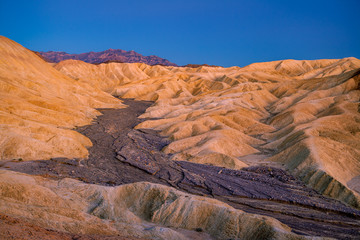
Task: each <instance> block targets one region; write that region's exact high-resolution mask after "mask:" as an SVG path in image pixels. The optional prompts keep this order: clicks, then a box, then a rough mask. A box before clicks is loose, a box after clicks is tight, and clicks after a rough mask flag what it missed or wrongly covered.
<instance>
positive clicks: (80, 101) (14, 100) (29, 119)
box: [0, 37, 124, 160]
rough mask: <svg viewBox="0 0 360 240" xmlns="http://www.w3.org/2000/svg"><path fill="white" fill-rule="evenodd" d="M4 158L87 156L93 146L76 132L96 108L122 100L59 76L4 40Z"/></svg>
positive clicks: (0, 146)
mask: <svg viewBox="0 0 360 240" xmlns="http://www.w3.org/2000/svg"><path fill="white" fill-rule="evenodd" d="M0 102H1V104H0V139H1V140H0V158H1V159H2V160H11V159H14V158H17V159H19V158H21V159H22V160H30V159H39V158H42V159H49V158H51V157H86V156H87V154H88V151H87V149H86V147H90V146H91V145H92V143H91V141H90V140H89V139H88V138H86V137H84V136H83V135H81V134H79V133H77V132H75V131H73V130H71V129H72V128H74V127H75V126H81V125H85V124H89V123H90V122H91V120H92V119H93V118H94V117H96V116H97V115H99V114H100V113H99V112H98V111H97V110H95V108H99V107H103V108H119V107H123V106H124V105H123V104H121V102H120V101H119V100H118V99H115V98H113V97H112V96H111V95H109V94H107V93H105V92H103V91H101V90H100V89H98V88H96V87H93V86H91V84H87V83H83V82H82V83H81V82H78V81H75V80H74V79H71V78H69V77H67V76H66V75H64V74H62V73H60V72H58V71H57V70H56V69H54V68H52V67H51V66H49V65H48V64H46V63H45V62H44V61H43V60H41V59H40V58H39V57H38V56H36V55H35V54H34V53H33V52H31V51H29V50H27V49H26V48H24V47H22V46H20V45H19V44H17V43H15V42H13V41H11V40H9V39H7V38H5V37H0Z"/></svg>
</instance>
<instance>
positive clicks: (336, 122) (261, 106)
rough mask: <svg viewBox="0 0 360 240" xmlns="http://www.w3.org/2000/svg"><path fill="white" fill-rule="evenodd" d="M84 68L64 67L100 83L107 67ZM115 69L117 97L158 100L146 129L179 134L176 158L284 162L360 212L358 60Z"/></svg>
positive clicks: (227, 163) (110, 69) (171, 149)
mask: <svg viewBox="0 0 360 240" xmlns="http://www.w3.org/2000/svg"><path fill="white" fill-rule="evenodd" d="M69 65H73V66H71V67H70V66H69ZM80 65H81V64H80V63H78V62H72V63H71V62H64V63H60V64H58V65H57V69H59V71H61V72H64V73H65V74H68V75H69V76H71V77H73V78H77V77H80V78H81V79H82V80H83V81H89V82H92V81H93V80H92V78H91V76H92V72H93V71H97V70H91V71H90V70H88V69H86V68H83V69H84V70H81V67H80ZM65 66H66V67H65ZM106 67H107V69H106V71H105V72H106V74H103V75H102V76H101V77H99V78H101V79H102V80H103V81H105V82H116V81H118V83H120V85H118V86H116V87H115V88H114V89H107V91H108V92H111V93H112V94H114V95H117V96H121V97H124V98H135V99H139V100H152V101H155V104H154V106H152V107H150V108H149V109H148V110H147V112H146V113H145V114H144V115H143V116H142V117H150V118H155V120H149V121H145V122H143V123H141V124H140V125H139V126H138V128H152V129H156V130H160V131H161V132H162V134H163V135H166V136H168V137H170V138H171V139H172V140H173V142H172V143H171V144H170V145H169V146H167V147H166V148H165V149H164V151H165V152H166V153H171V154H173V159H174V160H186V161H192V162H197V163H205V164H213V165H217V166H223V167H228V168H235V169H239V168H242V167H244V166H247V165H256V164H267V165H275V166H282V167H283V168H286V169H287V170H290V171H291V172H292V173H294V174H295V175H297V176H298V177H299V178H301V179H302V180H303V181H304V182H305V183H307V184H308V185H309V186H311V187H313V188H315V189H316V190H318V191H319V192H321V193H324V194H326V195H329V196H331V197H334V198H336V199H340V200H342V201H344V202H346V203H348V204H350V205H352V206H355V207H359V192H358V191H359V180H358V179H359V178H360V155H359V154H360V152H359V149H360V147H359V146H360V145H359V142H360V135H359V132H360V124H359V123H360V114H359V111H358V106H359V98H360V91H359V82H360V77H359V68H360V61H359V60H358V59H356V58H345V59H340V60H314V61H297V60H284V61H275V62H268V63H256V64H252V65H249V66H247V67H244V68H238V67H232V68H220V67H206V66H202V67H199V68H186V67H183V68H176V67H157V69H154V68H155V67H150V66H146V65H141V64H133V65H132V66H131V67H130V66H129V65H124V64H117V63H113V64H111V65H108V66H106ZM97 68H98V69H104V68H105V66H97ZM72 69H76V71H74V70H72ZM130 69H131V70H130ZM129 70H130V71H131V73H129V72H128V71H129ZM114 72H116V74H113V73H114ZM154 72H156V73H157V74H154ZM109 75H110V76H111V77H109ZM124 76H131V77H126V78H125V77H124ZM124 79H125V80H124ZM116 84H117V83H114V84H113V86H115V85H116Z"/></svg>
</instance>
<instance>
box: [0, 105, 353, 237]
mask: <svg viewBox="0 0 360 240" xmlns="http://www.w3.org/2000/svg"><path fill="white" fill-rule="evenodd" d="M124 103H125V104H126V105H128V106H129V107H128V108H125V109H103V110H101V112H102V113H103V115H102V116H99V117H98V118H97V119H96V120H95V121H94V123H93V124H92V125H89V126H84V127H81V128H79V129H77V130H78V131H79V132H80V133H82V134H84V135H86V136H87V137H89V138H90V139H91V141H92V142H93V144H94V146H93V147H92V148H90V150H89V152H90V156H89V159H87V160H79V159H60V158H59V159H52V160H46V161H44V160H39V161H30V162H9V163H7V164H6V165H5V166H3V167H6V168H10V169H11V170H14V171H20V172H24V173H28V174H34V175H42V176H45V177H50V178H65V177H69V178H75V179H79V180H82V181H84V182H88V183H94V184H101V185H120V184H126V183H132V182H138V181H148V182H153V183H161V184H165V185H169V186H173V187H175V188H177V189H179V190H182V191H186V192H189V193H192V194H198V195H203V196H208V197H214V198H217V199H219V200H222V201H224V202H226V203H228V204H230V205H232V206H234V207H235V208H238V209H241V210H244V211H246V212H251V213H257V214H262V215H267V216H271V217H274V218H277V219H279V220H280V221H281V222H283V223H285V224H287V225H289V226H290V227H291V228H292V229H293V231H294V232H296V233H298V234H305V235H316V236H327V237H336V238H339V239H349V238H350V239H353V238H356V237H357V236H360V221H359V220H360V211H358V210H355V209H352V208H350V207H348V206H346V205H344V204H343V203H341V202H339V201H336V200H333V199H329V198H326V197H323V196H322V195H319V194H317V193H316V192H315V191H313V190H311V189H309V188H307V187H305V186H304V185H303V184H302V183H301V182H299V181H297V180H296V179H294V178H293V177H292V176H291V175H289V174H288V173H287V172H285V171H284V170H281V169H277V168H270V167H262V166H257V167H256V166H255V167H249V168H247V169H243V170H230V169H225V168H221V167H215V166H208V165H201V164H195V163H190V162H174V161H170V160H169V156H168V155H166V154H164V153H163V152H161V149H162V148H163V147H164V146H166V145H167V144H168V143H169V140H167V139H166V138H163V137H160V136H159V134H158V133H157V132H156V131H153V130H148V129H143V130H135V129H133V128H134V127H135V126H136V125H137V124H139V123H140V122H141V120H140V119H138V118H137V117H138V116H139V115H140V114H142V113H143V112H144V111H145V110H146V108H148V107H149V106H150V105H151V104H152V103H151V102H145V101H134V100H124Z"/></svg>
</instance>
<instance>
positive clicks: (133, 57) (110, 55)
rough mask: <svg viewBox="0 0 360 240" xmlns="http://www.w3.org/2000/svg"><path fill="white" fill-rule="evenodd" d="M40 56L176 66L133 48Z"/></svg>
mask: <svg viewBox="0 0 360 240" xmlns="http://www.w3.org/2000/svg"><path fill="white" fill-rule="evenodd" d="M39 53H40V54H41V56H43V57H44V58H45V59H48V60H49V61H52V62H61V61H63V60H67V59H75V60H81V61H84V62H87V63H96V64H98V63H103V62H124V63H137V62H139V63H145V64H148V65H164V66H177V65H176V64H175V63H172V62H170V61H168V60H166V59H164V58H161V57H158V56H155V55H151V56H143V55H141V54H140V53H137V52H135V51H134V50H130V51H125V50H121V49H112V48H109V49H108V50H105V51H102V52H87V53H80V54H69V53H66V52H54V51H48V52H39Z"/></svg>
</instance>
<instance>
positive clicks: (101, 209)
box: [0, 170, 304, 239]
mask: <svg viewBox="0 0 360 240" xmlns="http://www.w3.org/2000/svg"><path fill="white" fill-rule="evenodd" d="M0 211H1V213H3V214H6V215H9V216H11V217H16V218H19V219H21V220H31V222H32V224H35V225H39V226H40V227H43V228H51V229H54V228H55V229H56V230H58V231H65V232H71V233H74V234H104V235H117V234H119V233H121V234H122V235H123V236H127V235H128V236H133V237H141V238H157V239H188V237H187V236H186V235H184V234H183V233H182V232H181V230H178V228H181V229H188V230H194V229H196V228H199V229H200V228H201V229H202V231H204V233H202V234H203V235H202V237H206V233H208V234H210V236H212V237H213V238H215V239H228V238H241V239H254V238H255V239H289V238H290V239H304V237H301V236H297V235H295V234H293V233H291V232H290V228H289V227H287V226H286V225H284V224H281V223H280V222H279V221H277V220H275V219H273V218H269V217H264V216H259V215H253V214H249V213H244V212H243V211H241V210H236V209H234V208H232V207H230V206H229V205H227V204H225V203H223V202H220V201H218V200H215V199H210V198H205V197H199V196H194V195H191V194H186V193H183V192H180V191H178V190H175V189H173V188H170V187H166V186H163V185H157V184H151V183H145V182H139V183H133V184H127V185H122V186H118V187H104V186H98V185H90V184H85V183H81V182H79V181H76V180H71V179H63V180H60V181H54V180H49V179H44V178H42V177H30V176H27V175H24V174H21V173H14V172H12V171H8V170H0ZM161 225H163V226H167V227H161ZM195 233H196V232H195V231H193V234H195ZM210 236H208V238H210ZM190 239H191V237H190Z"/></svg>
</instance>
